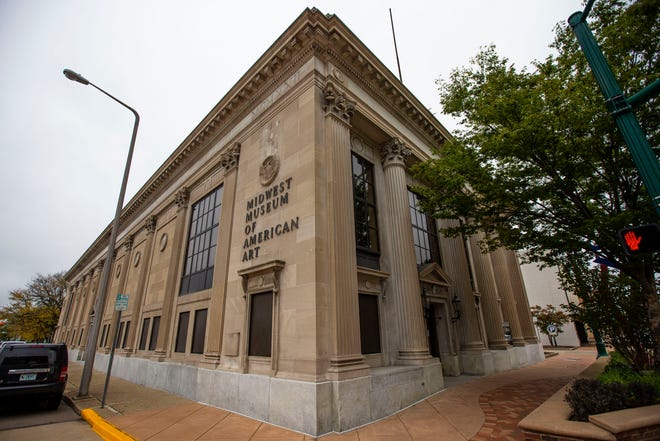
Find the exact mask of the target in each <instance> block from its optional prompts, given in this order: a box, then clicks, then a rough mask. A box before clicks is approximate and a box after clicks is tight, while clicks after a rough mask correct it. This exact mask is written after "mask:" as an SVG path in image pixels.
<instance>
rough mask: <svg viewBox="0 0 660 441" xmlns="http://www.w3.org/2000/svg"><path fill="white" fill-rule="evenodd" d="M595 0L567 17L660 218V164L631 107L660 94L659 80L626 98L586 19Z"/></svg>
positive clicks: (591, 0)
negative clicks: (582, 10) (582, 9)
mask: <svg viewBox="0 0 660 441" xmlns="http://www.w3.org/2000/svg"><path fill="white" fill-rule="evenodd" d="M593 3H594V0H590V1H589V2H588V3H587V5H586V6H585V8H584V12H576V13H574V14H573V15H571V16H570V17H569V18H568V24H569V25H570V26H571V27H572V28H573V32H574V33H575V36H576V37H577V40H578V43H580V47H581V48H582V51H583V52H584V56H585V57H586V58H587V62H588V63H589V66H590V67H591V71H592V72H593V74H594V76H595V77H596V82H598V86H599V87H600V90H601V92H602V93H603V95H604V96H605V103H606V105H607V109H608V110H609V112H610V115H611V116H612V118H613V119H614V122H615V123H616V125H617V126H618V127H619V130H620V131H621V134H622V135H623V139H624V140H625V142H626V144H627V145H628V149H629V150H630V154H631V155H632V158H633V161H634V162H635V166H636V167H637V170H638V171H639V174H640V176H641V178H642V181H644V185H645V186H646V189H647V191H648V192H649V194H650V195H651V201H652V203H653V207H654V208H655V211H656V213H657V214H658V216H660V164H659V163H658V158H657V157H656V156H655V153H654V152H653V150H652V149H651V146H650V144H649V141H648V139H647V138H646V135H645V134H644V131H643V130H642V127H641V126H640V125H639V121H638V120H637V117H636V116H635V114H634V113H633V112H632V105H635V104H639V103H640V102H642V101H646V100H647V99H649V98H650V97H652V96H654V95H656V94H657V93H658V92H659V91H660V81H655V82H654V83H652V84H651V85H650V86H648V87H646V88H644V89H642V90H641V91H639V92H638V93H636V94H635V95H634V96H633V97H632V98H631V99H626V97H625V96H624V94H623V91H622V90H621V87H620V86H619V84H618V83H617V81H616V78H614V74H613V73H612V70H611V69H610V66H609V65H608V64H607V61H606V60H605V57H604V56H603V53H602V52H601V50H600V48H599V47H598V43H596V39H595V38H594V36H593V34H592V33H591V30H590V29H589V26H587V23H586V18H587V15H588V14H589V11H590V10H591V6H592V5H593Z"/></svg>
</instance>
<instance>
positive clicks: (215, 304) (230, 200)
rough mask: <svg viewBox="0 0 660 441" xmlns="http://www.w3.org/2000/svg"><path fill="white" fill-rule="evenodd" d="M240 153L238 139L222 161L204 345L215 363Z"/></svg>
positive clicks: (219, 344) (206, 357) (206, 358)
mask: <svg viewBox="0 0 660 441" xmlns="http://www.w3.org/2000/svg"><path fill="white" fill-rule="evenodd" d="M240 155H241V145H240V144H239V143H236V144H234V145H233V146H232V147H231V148H230V149H229V151H228V152H227V153H225V154H224V155H222V157H221V158H220V163H221V165H222V166H223V167H224V168H225V179H224V184H223V189H222V206H221V208H220V210H221V215H220V225H219V227H218V246H217V247H216V257H215V267H214V268H213V287H214V288H213V293H212V294H211V300H210V301H209V310H208V315H207V320H206V327H207V331H206V343H205V349H204V362H205V363H210V364H213V365H217V364H219V363H220V354H221V352H222V333H223V330H224V323H225V301H226V298H227V279H228V277H229V272H228V270H229V259H230V254H231V247H230V245H231V236H232V229H231V227H232V225H233V224H234V202H235V199H236V181H237V179H238V162H239V159H240Z"/></svg>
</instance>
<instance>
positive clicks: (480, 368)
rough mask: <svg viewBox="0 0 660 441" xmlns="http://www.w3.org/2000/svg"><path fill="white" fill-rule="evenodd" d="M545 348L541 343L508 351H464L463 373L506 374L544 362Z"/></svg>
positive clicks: (509, 348)
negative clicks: (512, 370)
mask: <svg viewBox="0 0 660 441" xmlns="http://www.w3.org/2000/svg"><path fill="white" fill-rule="evenodd" d="M544 359H545V356H544V355H543V346H541V344H540V343H536V344H526V345H524V346H509V347H508V348H506V349H497V350H492V349H491V350H485V351H462V352H461V355H460V361H461V365H462V368H463V369H462V373H463V374H467V375H490V374H494V373H497V372H505V371H509V370H511V369H517V368H520V367H523V366H529V365H532V364H535V363H538V362H540V361H543V360H544Z"/></svg>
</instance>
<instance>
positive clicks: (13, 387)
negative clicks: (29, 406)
mask: <svg viewBox="0 0 660 441" xmlns="http://www.w3.org/2000/svg"><path fill="white" fill-rule="evenodd" d="M68 369H69V357H68V354H67V349H66V345H64V344H32V343H27V344H8V345H4V346H3V347H2V349H1V350H0V400H2V401H3V402H5V403H6V402H7V399H11V398H17V397H24V396H35V397H38V398H44V399H46V406H47V407H48V409H52V410H55V409H57V408H58V407H59V405H60V401H61V400H62V394H63V393H64V388H65V386H66V380H67V376H68Z"/></svg>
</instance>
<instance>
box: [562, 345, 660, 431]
mask: <svg viewBox="0 0 660 441" xmlns="http://www.w3.org/2000/svg"><path fill="white" fill-rule="evenodd" d="M611 355H612V358H611V360H610V363H609V364H608V365H607V366H606V367H605V369H604V370H603V372H602V373H601V374H600V375H599V376H598V378H596V379H591V378H580V379H577V380H575V381H574V382H573V384H572V386H571V387H570V388H569V389H568V391H567V392H566V397H565V400H566V401H567V402H568V404H569V405H570V407H571V411H572V413H571V417H570V419H571V420H573V421H588V420H589V415H596V414H599V413H606V412H613V411H615V410H622V409H629V408H633V407H642V406H651V405H653V404H660V372H658V371H647V372H638V371H636V370H634V369H633V368H632V367H631V366H630V365H629V364H627V363H626V362H625V360H624V359H623V357H621V356H620V355H619V354H616V353H613V354H611Z"/></svg>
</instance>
